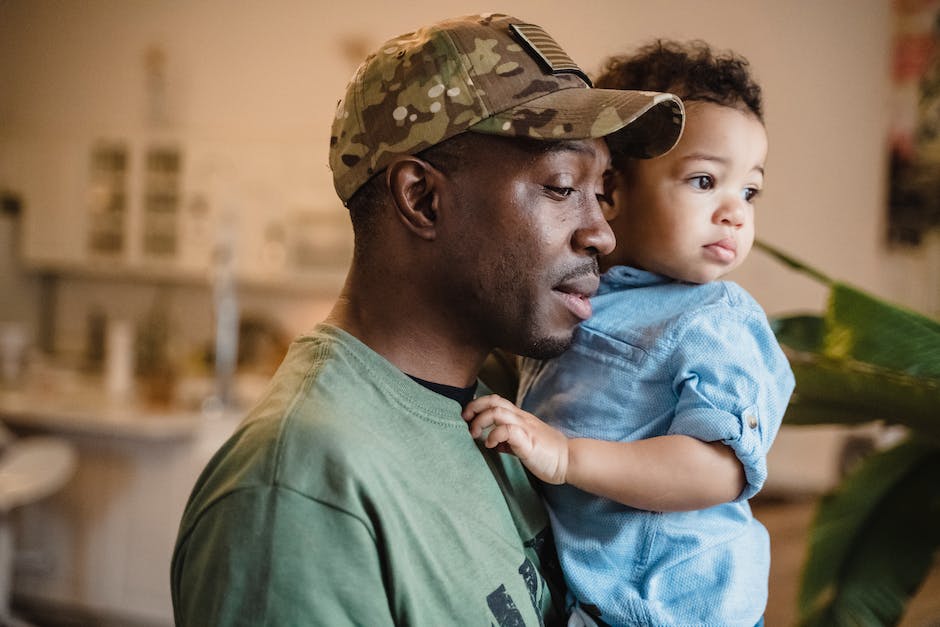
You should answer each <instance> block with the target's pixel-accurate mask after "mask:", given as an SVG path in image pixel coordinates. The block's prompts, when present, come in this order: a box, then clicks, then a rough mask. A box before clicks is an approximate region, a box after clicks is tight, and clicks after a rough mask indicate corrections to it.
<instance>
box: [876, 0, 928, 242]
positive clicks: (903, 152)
mask: <svg viewBox="0 0 940 627" xmlns="http://www.w3.org/2000/svg"><path fill="white" fill-rule="evenodd" d="M892 6H893V10H894V37H893V51H892V54H893V59H892V64H891V69H892V102H891V131H890V139H889V146H890V168H891V169H890V179H889V199H888V220H887V224H888V233H887V236H888V240H889V241H890V242H892V243H897V244H902V245H913V246H916V245H918V244H920V242H921V240H922V238H923V236H924V234H925V233H926V232H927V231H929V230H931V229H935V228H940V0H895V1H894V2H892Z"/></svg>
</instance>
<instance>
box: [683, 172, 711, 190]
mask: <svg viewBox="0 0 940 627" xmlns="http://www.w3.org/2000/svg"><path fill="white" fill-rule="evenodd" d="M689 183H690V184H691V185H692V187H694V188H695V189H701V190H709V189H711V188H713V187H714V186H715V179H713V178H712V177H711V176H709V175H708V174H700V175H698V176H693V177H692V178H691V179H689Z"/></svg>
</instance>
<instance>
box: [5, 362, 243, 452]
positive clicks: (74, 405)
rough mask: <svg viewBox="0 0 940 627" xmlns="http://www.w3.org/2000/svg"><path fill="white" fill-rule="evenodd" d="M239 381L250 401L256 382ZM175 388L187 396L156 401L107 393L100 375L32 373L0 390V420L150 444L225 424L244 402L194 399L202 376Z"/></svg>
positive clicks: (202, 386)
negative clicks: (169, 402) (21, 382)
mask: <svg viewBox="0 0 940 627" xmlns="http://www.w3.org/2000/svg"><path fill="white" fill-rule="evenodd" d="M239 383H240V384H242V387H243V388H244V389H245V391H247V392H249V395H250V396H251V398H252V399H254V398H257V396H258V395H259V394H258V389H257V388H258V385H259V383H260V382H257V381H251V380H247V381H240V382H239ZM180 387H185V388H187V391H185V392H184V395H185V396H188V397H189V398H188V399H186V400H182V401H180V402H177V403H175V404H172V405H158V404H153V403H147V402H146V401H144V400H143V399H141V398H140V397H139V396H135V395H128V396H123V397H121V396H115V395H111V394H108V393H107V391H106V390H105V388H104V385H103V383H102V381H101V379H100V377H95V376H92V375H85V374H81V373H75V372H60V373H56V374H55V375H54V376H43V377H34V378H33V379H32V380H30V381H29V382H27V383H26V384H24V385H21V386H19V387H18V388H16V389H3V388H0V421H2V422H3V423H4V424H6V425H7V426H9V427H10V428H12V429H14V430H21V429H29V430H39V431H44V432H49V433H59V434H73V435H87V436H93V437H104V438H119V439H130V440H139V441H151V442H156V441H172V440H184V439H190V438H193V437H196V436H197V435H198V434H199V432H200V430H201V429H202V427H203V425H204V424H205V423H206V422H207V421H209V422H211V421H218V420H222V421H223V422H226V423H231V422H232V421H234V420H237V419H239V418H241V417H242V416H243V415H244V411H245V408H246V407H247V405H246V403H245V402H242V403H240V406H239V407H237V408H231V409H222V408H219V407H216V406H214V405H213V404H212V403H211V401H204V402H200V400H199V399H202V398H207V397H208V396H209V393H208V392H209V391H210V390H211V381H209V380H208V379H203V380H190V381H188V382H184V383H183V384H181V386H180ZM243 396H244V394H243Z"/></svg>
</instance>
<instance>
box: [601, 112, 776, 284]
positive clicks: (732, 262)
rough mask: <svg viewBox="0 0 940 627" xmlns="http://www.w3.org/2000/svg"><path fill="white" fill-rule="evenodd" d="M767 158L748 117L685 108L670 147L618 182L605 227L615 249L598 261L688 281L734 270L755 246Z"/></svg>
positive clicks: (760, 133)
mask: <svg viewBox="0 0 940 627" xmlns="http://www.w3.org/2000/svg"><path fill="white" fill-rule="evenodd" d="M766 158H767V132H766V130H765V129H764V125H763V124H762V123H761V122H760V120H758V119H757V117H756V116H754V115H753V114H752V113H750V112H748V111H741V110H738V109H734V108H731V107H725V106H721V105H717V104H712V103H706V102H692V103H689V104H688V105H687V107H686V123H685V130H684V131H683V134H682V138H681V139H680V140H679V143H678V144H677V145H676V147H675V148H673V149H672V150H671V151H670V152H668V153H666V154H665V155H662V156H660V157H657V158H655V159H638V160H634V161H632V162H631V164H630V166H628V171H626V172H621V173H619V175H618V176H617V189H616V190H615V192H614V206H613V213H614V217H613V218H612V219H611V221H610V224H611V227H612V228H613V230H614V233H615V234H616V236H617V248H616V250H615V251H614V252H613V253H612V254H611V255H610V256H608V257H606V258H604V259H603V260H602V263H603V264H604V265H606V266H608V267H609V266H611V265H618V264H625V265H630V266H634V267H637V268H642V269H644V270H649V271H651V272H656V273H659V274H664V275H667V276H670V277H673V278H675V279H679V280H682V281H688V282H691V283H706V282H708V281H714V280H715V279H718V278H720V277H722V276H724V275H725V274H727V273H728V272H730V271H731V270H734V269H735V268H737V267H738V266H739V265H740V264H741V262H743V261H744V259H745V258H746V257H747V255H748V253H749V252H750V250H751V245H752V244H753V243H754V200H755V197H756V196H757V195H758V193H759V192H760V190H761V187H762V186H763V184H764V161H765V160H766Z"/></svg>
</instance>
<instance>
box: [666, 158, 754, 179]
mask: <svg viewBox="0 0 940 627" xmlns="http://www.w3.org/2000/svg"><path fill="white" fill-rule="evenodd" d="M682 160H683V161H714V162H715V163H718V164H721V165H724V166H727V165H728V163H729V162H730V161H731V160H730V159H727V158H725V157H719V156H718V155H713V154H709V153H707V152H693V153H691V154H688V155H685V156H684V157H682ZM751 170H753V171H754V172H759V173H760V175H761V176H763V175H764V166H763V165H761V164H757V165H755V166H754V167H753V168H751Z"/></svg>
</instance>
